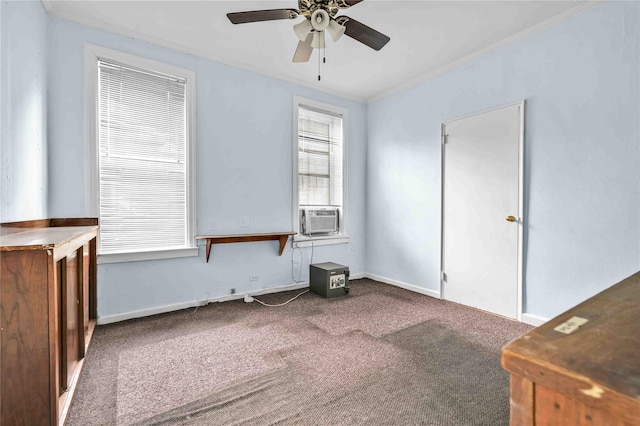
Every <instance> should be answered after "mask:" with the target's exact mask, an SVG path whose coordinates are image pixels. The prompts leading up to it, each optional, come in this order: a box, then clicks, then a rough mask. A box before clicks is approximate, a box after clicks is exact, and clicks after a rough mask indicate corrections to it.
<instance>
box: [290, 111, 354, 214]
mask: <svg viewBox="0 0 640 426" xmlns="http://www.w3.org/2000/svg"><path fill="white" fill-rule="evenodd" d="M342 150H343V148H342V117H340V116H337V115H333V114H331V113H327V112H320V111H316V110H314V109H311V108H309V107H305V106H302V105H300V106H299V109H298V204H299V205H300V206H336V207H340V206H342Z"/></svg>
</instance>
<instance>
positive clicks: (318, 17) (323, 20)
mask: <svg viewBox="0 0 640 426" xmlns="http://www.w3.org/2000/svg"><path fill="white" fill-rule="evenodd" d="M329 22H331V17H330V16H329V12H327V11H326V10H324V9H316V10H315V12H313V13H312V14H311V25H312V26H313V29H314V30H316V31H324V30H326V29H327V27H328V26H329Z"/></svg>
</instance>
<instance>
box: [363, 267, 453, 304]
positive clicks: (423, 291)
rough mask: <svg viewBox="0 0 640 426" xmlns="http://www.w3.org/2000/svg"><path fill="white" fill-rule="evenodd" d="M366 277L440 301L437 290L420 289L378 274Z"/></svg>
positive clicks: (366, 274) (366, 275)
mask: <svg viewBox="0 0 640 426" xmlns="http://www.w3.org/2000/svg"><path fill="white" fill-rule="evenodd" d="M364 276H365V277H366V278H370V279H372V280H375V281H380V282H381V283H385V284H391V285H393V286H396V287H400V288H404V289H405V290H409V291H413V292H414V293H420V294H424V295H426V296H431V297H435V298H436V299H440V292H439V291H435V290H430V289H428V288H422V287H418V286H417V285H413V284H409V283H405V282H402V281H398V280H394V279H391V278H387V277H382V276H380V275H376V274H369V273H365V274H364Z"/></svg>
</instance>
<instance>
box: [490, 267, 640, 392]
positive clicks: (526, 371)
mask: <svg viewBox="0 0 640 426" xmlns="http://www.w3.org/2000/svg"><path fill="white" fill-rule="evenodd" d="M576 317H577V318H578V319H577V320H576ZM584 320H586V322H584ZM582 322H584V323H583V324H581V325H579V327H578V328H575V330H574V331H570V330H571V329H572V327H571V324H573V325H574V327H575V325H577V324H580V323H582ZM562 331H565V332H566V331H570V332H569V333H568V334H567V333H565V332H562ZM502 363H503V366H504V367H505V369H507V370H509V371H511V372H515V373H517V374H520V375H522V376H524V377H527V378H529V379H530V380H533V381H537V380H538V379H539V380H547V379H548V378H543V377H540V376H538V377H530V376H533V375H534V373H533V372H534V371H538V370H535V369H534V368H533V369H532V368H527V364H528V365H532V364H535V365H538V366H541V367H544V368H545V369H547V371H549V372H552V373H554V374H555V375H557V376H560V375H561V376H564V378H565V379H570V380H573V381H574V382H575V383H576V384H577V385H576V386H579V387H580V389H582V388H584V390H580V392H584V393H588V392H589V388H590V386H596V385H597V387H598V388H599V389H601V390H602V392H606V391H608V390H611V391H614V392H617V393H619V394H621V395H625V396H627V397H630V398H632V399H636V400H637V402H639V403H640V272H638V273H636V274H634V275H632V276H630V277H628V278H627V279H625V280H623V281H621V282H620V283H618V284H616V285H614V286H612V287H610V288H608V289H606V290H604V291H602V292H601V293H599V294H597V295H596V296H594V297H592V298H590V299H588V300H587V301H585V302H583V303H581V304H579V305H577V306H576V307H574V308H572V309H570V310H569V311H567V312H565V313H563V314H562V315H559V316H558V317H556V318H554V319H552V320H550V321H548V322H547V323H545V324H543V325H541V326H540V327H538V328H536V329H534V330H532V331H531V332H529V333H527V334H525V335H524V336H522V337H520V338H519V339H517V340H515V341H513V342H511V343H510V344H508V345H507V346H505V348H504V349H503V355H502ZM540 371H541V370H540ZM535 374H540V373H535ZM585 384H586V385H588V386H585ZM591 389H592V391H593V392H600V391H599V390H598V389H596V387H593V388H591ZM598 397H599V396H598Z"/></svg>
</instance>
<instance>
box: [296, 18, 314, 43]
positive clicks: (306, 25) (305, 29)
mask: <svg viewBox="0 0 640 426" xmlns="http://www.w3.org/2000/svg"><path fill="white" fill-rule="evenodd" d="M312 29H313V27H312V26H311V22H309V20H308V19H305V20H304V21H302V22H300V23H299V24H295V25H294V26H293V32H294V33H296V37H298V39H299V40H300V41H305V39H306V38H307V36H308V35H309V33H310V32H311V30H312Z"/></svg>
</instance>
